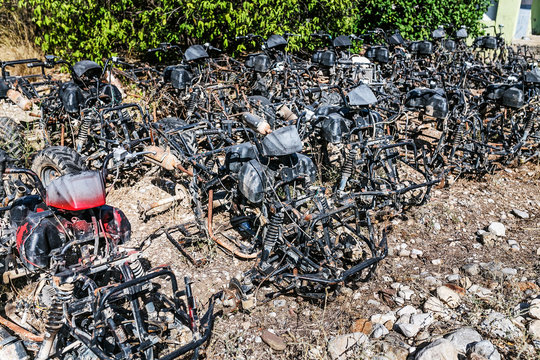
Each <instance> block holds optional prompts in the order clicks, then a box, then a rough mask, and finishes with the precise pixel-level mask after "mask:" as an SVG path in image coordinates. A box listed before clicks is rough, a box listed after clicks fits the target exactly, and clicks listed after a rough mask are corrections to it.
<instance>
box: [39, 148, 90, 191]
mask: <svg viewBox="0 0 540 360" xmlns="http://www.w3.org/2000/svg"><path fill="white" fill-rule="evenodd" d="M85 169H86V166H85V165H84V163H83V160H82V158H81V156H80V155H79V154H78V153H77V152H76V151H75V150H73V149H71V148H68V147H66V146H50V147H48V148H46V149H43V150H41V151H40V152H38V153H37V154H36V157H35V158H34V161H32V171H34V172H35V173H36V174H37V175H38V177H39V179H40V180H41V182H42V183H43V185H44V186H48V185H49V184H50V183H51V181H52V180H53V179H55V178H57V177H60V176H62V175H67V174H73V173H77V172H80V171H83V170H85Z"/></svg>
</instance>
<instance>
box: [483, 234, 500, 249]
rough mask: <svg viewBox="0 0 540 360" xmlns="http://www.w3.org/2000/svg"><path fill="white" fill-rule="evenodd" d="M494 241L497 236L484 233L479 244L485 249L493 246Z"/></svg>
mask: <svg viewBox="0 0 540 360" xmlns="http://www.w3.org/2000/svg"><path fill="white" fill-rule="evenodd" d="M495 241H497V236H496V235H495V234H492V233H490V232H486V233H484V234H483V235H482V236H480V242H481V243H482V244H484V245H485V246H487V247H493V246H495Z"/></svg>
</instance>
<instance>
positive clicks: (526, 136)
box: [521, 113, 536, 142]
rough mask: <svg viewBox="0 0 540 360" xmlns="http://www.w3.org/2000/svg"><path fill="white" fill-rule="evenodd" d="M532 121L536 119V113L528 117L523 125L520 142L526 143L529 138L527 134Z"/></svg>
mask: <svg viewBox="0 0 540 360" xmlns="http://www.w3.org/2000/svg"><path fill="white" fill-rule="evenodd" d="M534 119H536V113H533V115H531V116H529V118H528V119H527V123H526V124H525V129H524V130H523V136H522V137H521V142H525V141H527V138H528V137H529V134H530V133H531V130H532V127H533V123H534Z"/></svg>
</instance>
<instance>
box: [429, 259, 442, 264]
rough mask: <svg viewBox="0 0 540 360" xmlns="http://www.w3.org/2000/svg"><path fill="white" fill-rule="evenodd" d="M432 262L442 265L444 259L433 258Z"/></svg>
mask: <svg viewBox="0 0 540 360" xmlns="http://www.w3.org/2000/svg"><path fill="white" fill-rule="evenodd" d="M431 263H432V264H433V265H441V264H442V260H441V259H433V260H431Z"/></svg>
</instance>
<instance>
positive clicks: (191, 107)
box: [187, 89, 199, 117]
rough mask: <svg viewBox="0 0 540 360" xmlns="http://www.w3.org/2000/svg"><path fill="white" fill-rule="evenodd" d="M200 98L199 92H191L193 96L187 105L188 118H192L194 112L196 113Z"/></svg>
mask: <svg viewBox="0 0 540 360" xmlns="http://www.w3.org/2000/svg"><path fill="white" fill-rule="evenodd" d="M198 98H199V90H198V89H195V90H193V91H192V92H191V95H190V96H189V100H188V103H187V117H191V115H193V112H194V111H195V107H196V106H197V103H198V100H199V99H198Z"/></svg>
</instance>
